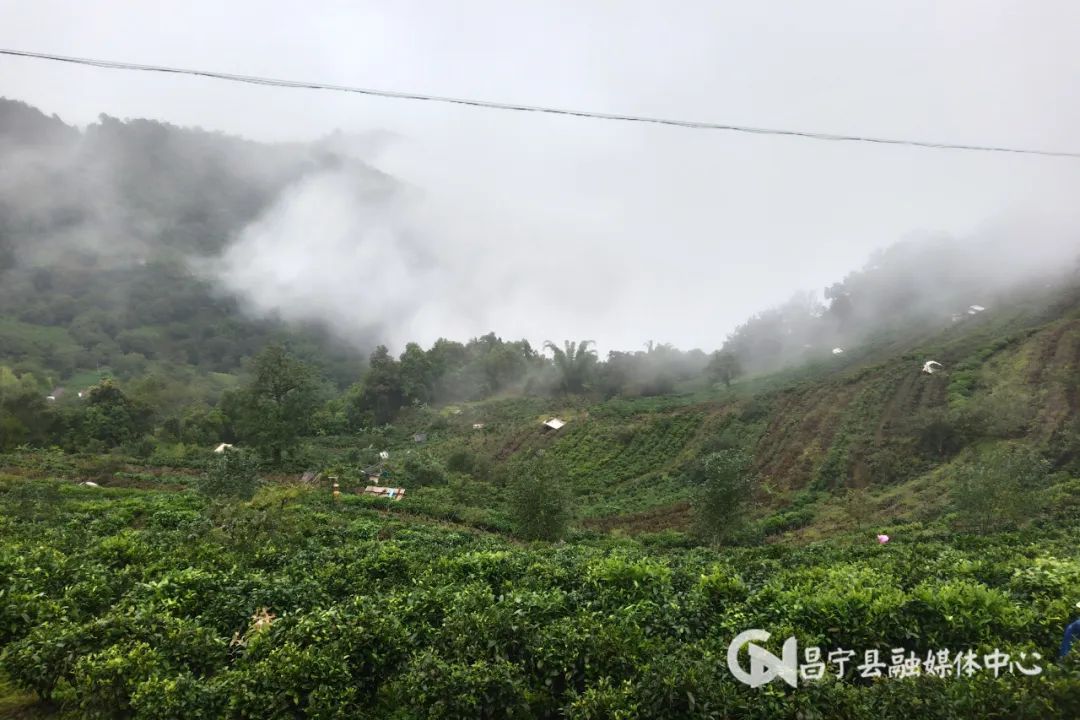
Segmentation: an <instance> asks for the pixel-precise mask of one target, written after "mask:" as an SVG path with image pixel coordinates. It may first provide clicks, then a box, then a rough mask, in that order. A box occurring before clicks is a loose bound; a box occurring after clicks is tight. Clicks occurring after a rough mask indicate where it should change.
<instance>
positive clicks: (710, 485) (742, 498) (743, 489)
mask: <svg viewBox="0 0 1080 720" xmlns="http://www.w3.org/2000/svg"><path fill="white" fill-rule="evenodd" d="M689 479H690V481H691V482H692V483H693V484H694V485H696V486H697V487H698V488H699V491H698V497H697V500H696V503H695V523H696V526H697V531H698V533H699V534H700V535H701V537H702V538H703V539H705V540H706V541H708V542H714V543H715V542H723V541H725V540H728V539H730V538H731V537H733V536H734V535H735V533H737V532H738V530H739V528H740V526H741V524H742V522H743V520H744V509H745V508H746V506H747V504H748V503H749V502H750V500H751V494H752V492H753V486H754V480H753V474H752V472H751V470H750V458H749V457H748V456H747V455H746V454H745V453H743V452H741V451H739V450H721V451H719V452H714V453H710V454H708V455H706V456H704V457H702V458H700V459H698V460H697V461H695V462H694V464H693V465H692V466H691V468H690V471H689Z"/></svg>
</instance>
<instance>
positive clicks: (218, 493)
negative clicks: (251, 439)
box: [195, 448, 259, 500]
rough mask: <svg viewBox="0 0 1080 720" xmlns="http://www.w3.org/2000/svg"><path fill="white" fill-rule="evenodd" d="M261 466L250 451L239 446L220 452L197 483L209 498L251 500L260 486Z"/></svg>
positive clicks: (198, 488)
mask: <svg viewBox="0 0 1080 720" xmlns="http://www.w3.org/2000/svg"><path fill="white" fill-rule="evenodd" d="M258 470H259V466H258V463H257V462H256V461H255V459H254V457H252V456H251V455H250V454H249V453H248V452H246V451H244V450H239V449H237V448H232V449H226V450H225V452H222V453H218V454H216V455H215V456H214V458H213V459H212V460H211V461H210V462H209V463H208V464H207V467H206V472H204V473H203V474H202V475H201V476H199V479H198V480H197V481H196V483H195V487H196V489H197V490H198V491H199V492H200V493H202V494H203V495H206V496H207V497H209V498H214V499H223V498H240V499H243V500H250V499H251V498H252V497H253V496H254V495H255V491H256V490H257V489H258V486H259V475H258Z"/></svg>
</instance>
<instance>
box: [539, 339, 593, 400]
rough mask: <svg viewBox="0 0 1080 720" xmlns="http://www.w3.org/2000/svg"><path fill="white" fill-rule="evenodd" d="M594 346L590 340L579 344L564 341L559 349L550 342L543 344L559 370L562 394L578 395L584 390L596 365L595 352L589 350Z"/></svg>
mask: <svg viewBox="0 0 1080 720" xmlns="http://www.w3.org/2000/svg"><path fill="white" fill-rule="evenodd" d="M595 344H596V343H594V342H593V341H592V340H582V341H581V342H579V343H575V342H572V341H570V340H566V341H565V342H564V343H563V347H561V348H560V347H559V346H558V345H556V344H555V343H553V342H551V341H550V340H548V341H547V342H545V343H544V347H545V348H547V349H548V350H550V351H551V354H552V359H553V360H554V362H555V367H556V368H557V369H558V370H559V375H560V378H561V384H562V390H563V392H568V393H578V392H581V391H582V390H584V389H585V383H586V381H587V380H588V379H589V376H590V375H591V374H592V370H593V367H595V365H596V351H595V350H591V349H590V348H589V346H590V345H595Z"/></svg>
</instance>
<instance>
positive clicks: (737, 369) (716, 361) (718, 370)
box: [706, 350, 742, 387]
mask: <svg viewBox="0 0 1080 720" xmlns="http://www.w3.org/2000/svg"><path fill="white" fill-rule="evenodd" d="M706 372H708V374H709V377H711V378H712V380H713V382H722V383H724V386H725V387H731V381H732V380H734V379H735V378H737V377H738V376H739V375H741V374H742V365H741V364H740V363H739V358H738V357H736V355H735V353H731V352H723V351H720V350H717V351H716V352H714V353H713V354H712V357H711V358H710V359H709V365H708V367H707V368H706Z"/></svg>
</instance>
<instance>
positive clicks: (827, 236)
mask: <svg viewBox="0 0 1080 720" xmlns="http://www.w3.org/2000/svg"><path fill="white" fill-rule="evenodd" d="M164 7H166V4H163V3H147V2H142V1H136V0H131V1H128V2H117V1H112V2H109V1H99V2H93V3H87V2H78V3H77V2H58V1H54V0H34V1H33V2H26V0H0V47H5V48H14V49H23V50H35V51H44V52H53V53H59V54H68V55H76V56H86V57H98V58H105V59H116V60H124V61H132V62H138V63H147V64H164V65H176V66H182V67H191V68H205V69H214V70H220V71H225V72H235V73H244V74H255V75H266V76H273V77H282V78H289V79H298V80H318V81H323V82H329V83H337V84H345V85H357V86H365V87H374V88H385V89H396V90H407V91H416V92H427V93H433V94H441V95H457V96H469V97H478V98H486V99H493V100H501V101H507V102H521V103H527V104H548V105H555V106H560V107H575V108H584V109H592V110H598V111H606V112H619V113H638V114H648V115H660V116H666V117H677V118H685V119H696V120H707V121H713V122H722V123H732V124H747V125H761V126H767V127H777V128H791V129H805V130H816V131H826V132H834V133H850V134H863V135H877V136H895V137H905V138H917V139H926V140H934V141H942V142H957V143H968V144H992V145H1012V146H1022V147H1032V148H1046V149H1065V150H1073V151H1080V93H1077V92H1075V87H1076V78H1078V77H1080V51H1078V50H1077V48H1078V47H1080V3H1076V2H1075V1H1071V0H1060V1H1058V2H1039V1H1033V0H1027V1H1017V2H1004V1H1003V0H979V1H978V2H976V1H974V0H966V1H953V2H940V0H912V1H909V2H903V3H868V2H865V1H859V0H849V1H847V2H839V1H830V0H817V1H816V2H813V3H808V2H803V1H793V2H738V3H735V2H689V1H683V2H678V3H661V2H656V1H655V0H653V1H652V2H628V1H627V0H617V1H616V0H612V1H610V2H601V1H599V0H594V1H593V2H587V3H582V2H561V1H560V2H553V1H552V0H544V1H542V2H521V1H516V2H509V3H508V2H495V1H492V2H477V1H473V2H470V1H462V2H454V3H436V2H430V0H429V1H428V2H418V1H417V2H413V1H406V0H396V1H395V2H380V3H376V2H357V1H355V0H350V1H348V2H344V1H342V2H315V3H299V2H273V1H268V0H261V1H260V2H247V1H243V2H241V1H237V0H232V1H230V2H227V3H223V2H220V1H217V2H203V1H191V0H189V1H188V2H184V3H170V4H168V9H167V10H163V9H162V8H164ZM0 95H4V96H7V97H12V98H17V99H21V100H25V101H27V102H29V103H31V104H33V105H36V106H38V107H40V108H41V109H42V110H44V111H45V112H47V113H56V114H58V115H59V116H60V117H62V118H63V119H64V120H66V121H68V122H73V123H78V124H85V123H88V122H92V121H93V120H94V119H95V118H96V116H97V114H98V113H102V112H104V113H107V114H110V115H113V116H118V117H122V118H128V117H131V118H133V117H147V118H156V119H161V120H165V121H169V122H172V123H176V124H180V125H197V126H201V127H204V128H208V129H214V130H222V131H226V132H229V133H235V134H241V135H245V136H248V137H252V138H255V139H260V140H306V139H314V138H318V137H320V136H322V135H325V134H326V133H328V132H330V131H332V130H334V129H338V128H339V129H341V130H343V131H346V132H350V133H358V132H365V131H370V130H377V129H385V130H392V131H394V132H395V133H397V134H398V135H399V136H400V139H399V140H398V141H397V142H396V143H394V144H393V145H391V146H390V147H389V148H388V149H387V150H386V151H385V152H384V153H383V154H382V155H381V156H380V157H379V158H378V163H377V164H378V165H379V166H380V167H381V168H383V169H385V170H386V171H388V172H390V173H393V174H395V175H397V176H398V177H400V178H402V179H403V180H405V181H407V182H408V183H410V184H412V185H413V186H415V187H416V188H418V189H419V190H420V192H421V194H422V196H423V197H424V198H425V200H424V202H425V210H424V213H425V215H426V217H427V218H428V220H429V224H428V225H427V227H428V228H429V229H430V230H431V232H432V233H433V239H432V240H431V242H432V243H434V244H435V245H437V246H438V247H440V248H441V249H442V250H441V253H442V254H441V255H437V257H440V258H443V259H444V264H445V265H446V269H447V271H448V272H449V273H451V277H450V280H448V281H445V282H437V283H431V284H427V283H424V284H421V285H420V286H418V287H415V288H410V293H417V294H418V295H425V293H427V295H426V296H425V297H423V298H422V300H418V303H419V304H418V306H417V307H418V308H419V309H418V310H416V312H414V313H413V314H412V315H411V316H410V317H409V319H408V321H407V322H405V321H403V324H404V325H405V326H404V327H402V328H401V329H400V332H398V333H395V334H394V335H393V336H392V337H390V338H388V339H390V340H391V341H392V342H394V343H395V344H400V342H401V341H402V340H403V339H405V338H415V339H418V340H421V341H424V342H430V341H431V340H433V339H434V338H435V337H437V336H438V335H449V336H453V337H456V338H461V339H464V338H466V337H468V336H469V335H474V334H479V333H483V332H486V331H487V330H489V329H493V330H495V331H496V332H498V333H499V334H501V335H503V336H510V337H519V336H525V337H528V338H529V339H531V340H533V341H537V342H538V341H542V340H543V339H546V338H552V339H562V338H564V337H574V338H595V339H597V340H599V341H600V342H601V347H602V348H605V349H606V348H610V347H622V348H636V347H640V345H641V343H642V342H644V341H645V340H648V339H655V340H657V341H670V342H674V343H676V344H677V345H679V346H681V347H694V346H700V347H703V348H705V349H712V348H715V347H717V346H718V345H719V344H720V343H721V342H722V341H723V338H724V336H725V335H726V334H727V332H729V331H730V330H731V329H732V328H733V327H734V325H736V324H737V323H738V322H740V321H742V320H743V319H745V318H746V317H747V316H748V315H749V314H751V313H752V312H754V311H756V310H761V309H764V308H765V307H767V306H769V305H771V304H775V303H777V302H779V301H782V300H784V299H785V298H786V297H787V296H789V295H790V294H791V293H792V292H793V291H794V290H796V289H799V288H805V289H817V290H820V289H821V287H822V286H824V285H826V284H828V283H831V282H832V281H835V280H839V279H840V278H841V277H842V276H843V275H844V274H845V273H847V272H848V271H850V270H852V269H854V268H856V267H859V266H860V265H861V264H862V263H863V261H864V260H865V259H866V257H867V255H868V254H869V252H870V251H871V250H873V249H874V248H876V247H881V246H883V245H886V244H889V243H891V242H893V241H896V240H898V239H901V238H903V237H905V236H908V235H911V234H913V233H914V234H918V233H948V234H954V235H961V236H963V235H971V234H975V233H978V232H979V231H980V229H983V228H987V227H991V226H994V225H996V224H999V223H1002V222H1005V221H1010V222H1015V221H1016V219H1017V218H1030V219H1031V220H1032V222H1033V224H1034V223H1048V224H1058V225H1064V226H1067V227H1068V226H1073V227H1080V221H1078V220H1080V213H1078V210H1077V207H1078V206H1080V203H1078V202H1077V192H1076V191H1077V189H1080V160H1076V159H1072V160H1069V159H1059V158H1043V157H1025V156H1015V155H1003V154H984V153H967V152H959V151H935V150H919V149H914V148H902V147H884V146H875V145H866V144H855V143H836V142H815V141H810V140H800V139H794V138H780V137H767V136H755V135H747V134H740V133H730V132H718V131H703V130H686V129H678V128H665V127H660V126H650V125H637V124H623V123H615V122H603V121H596V120H586V119H575V118H561V117H553V116H545V115H536V114H518V113H507V112H499V111H493V110H481V109H470V108H462V107H452V106H446V105H438V104H434V103H420V102H407V101H397V100H386V99H379V98H371V97H362V96H357V95H345V94H336V93H330V92H324V91H304V90H286V89H275V88H262V87H251V86H246V85H238V84H233V83H225V82H221V81H215V80H209V79H199V78H190V77H175V76H163V75H149V74H140V73H125V72H119V71H114V70H99V69H92V68H84V67H75V66H70V65H62V64H56V63H48V62H43V61H33V60H26V59H16V58H11V57H0ZM316 204H317V203H316ZM1033 226H1034V225H1033ZM294 242H295V243H301V244H302V243H305V242H310V239H306V238H304V237H296V238H295V241H294ZM317 270H318V268H317V267H313V268H312V271H313V272H315V271H317ZM358 271H361V272H362V271H363V270H362V269H358ZM403 272H405V273H407V272H408V269H407V268H405V269H404V270H403ZM306 285H310V284H308V283H306ZM478 288H488V289H489V292H488V293H487V294H485V293H483V292H480V291H478ZM455 292H457V293H460V294H459V295H453V296H452V294H453V293H455ZM455 298H457V299H456V300H455ZM461 298H466V299H467V301H462V300H461ZM349 301H350V302H355V301H356V298H355V297H352V298H350V299H349ZM313 307H321V305H319V304H318V303H315V304H314V305H313Z"/></svg>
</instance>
